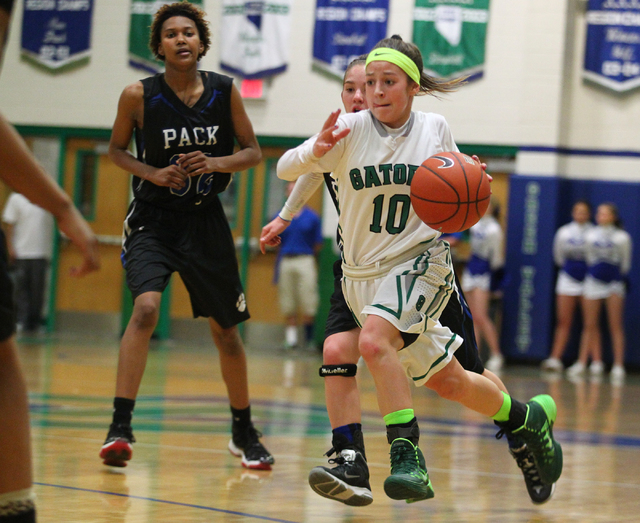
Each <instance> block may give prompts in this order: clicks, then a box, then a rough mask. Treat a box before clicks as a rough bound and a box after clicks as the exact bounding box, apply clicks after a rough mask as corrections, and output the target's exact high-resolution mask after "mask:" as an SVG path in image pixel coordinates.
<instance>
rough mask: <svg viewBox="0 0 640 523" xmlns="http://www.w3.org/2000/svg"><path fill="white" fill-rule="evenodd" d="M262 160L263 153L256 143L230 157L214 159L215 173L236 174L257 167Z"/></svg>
mask: <svg viewBox="0 0 640 523" xmlns="http://www.w3.org/2000/svg"><path fill="white" fill-rule="evenodd" d="M261 160H262V151H261V150H260V147H259V146H258V144H257V143H256V144H255V145H251V146H249V147H245V148H244V149H240V150H239V151H238V152H236V153H234V154H231V155H229V156H220V157H216V158H212V161H213V165H214V169H213V170H214V171H216V172H219V173H235V172H239V171H244V170H246V169H250V168H251V167H255V166H256V165H258V164H259V163H260V161H261Z"/></svg>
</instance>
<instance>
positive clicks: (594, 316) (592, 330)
mask: <svg viewBox="0 0 640 523" xmlns="http://www.w3.org/2000/svg"><path fill="white" fill-rule="evenodd" d="M581 307H582V334H581V336H580V349H579V351H578V361H576V362H575V363H574V364H573V365H571V367H569V368H568V369H567V373H568V374H569V375H570V376H577V375H580V374H582V373H583V372H584V371H585V370H586V368H587V364H588V363H589V357H590V356H591V355H592V354H594V353H597V354H598V360H600V356H599V355H600V352H601V349H600V344H601V341H600V323H599V320H600V300H590V299H587V298H583V299H582V303H581ZM594 346H597V348H596V349H594V348H593V347H594Z"/></svg>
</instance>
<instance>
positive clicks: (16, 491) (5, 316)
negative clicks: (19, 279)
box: [0, 0, 100, 523]
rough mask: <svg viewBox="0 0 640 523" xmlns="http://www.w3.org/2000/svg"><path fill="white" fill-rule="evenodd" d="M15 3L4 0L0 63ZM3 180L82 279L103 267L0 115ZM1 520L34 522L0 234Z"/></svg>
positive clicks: (75, 215) (80, 225)
mask: <svg viewBox="0 0 640 523" xmlns="http://www.w3.org/2000/svg"><path fill="white" fill-rule="evenodd" d="M12 4H13V0H0V61H1V60H2V56H3V54H4V45H5V42H6V37H7V32H8V30H9V20H10V17H11V8H12ZM0 179H2V180H3V181H4V182H5V183H6V184H7V185H8V186H10V187H11V188H12V189H13V190H14V191H16V192H19V193H21V194H24V195H25V196H26V197H27V198H29V200H31V201H32V202H33V203H35V204H36V205H39V206H40V207H42V208H43V209H46V210H47V211H49V212H50V213H52V214H53V215H54V216H55V218H56V220H57V222H58V227H59V228H60V230H61V231H62V232H64V233H65V234H66V235H67V236H68V237H69V238H70V239H71V241H72V242H73V243H74V244H75V245H76V246H77V247H78V248H79V249H80V251H81V253H82V258H83V262H82V265H81V266H80V267H75V268H73V269H72V274H73V275H74V276H83V275H85V274H88V273H90V272H92V271H94V270H97V269H98V268H99V267H100V262H99V258H98V241H97V240H96V237H95V235H94V234H93V232H92V231H91V229H90V227H89V225H88V224H87V222H86V221H85V220H84V219H83V218H82V216H81V215H80V213H79V212H78V210H77V209H76V208H75V207H74V206H73V204H72V202H71V199H70V198H69V196H67V194H66V193H65V192H64V191H63V190H62V189H60V187H58V185H56V183H55V182H54V181H53V178H51V176H49V175H48V174H47V173H46V172H44V171H43V169H42V167H41V166H40V165H39V164H38V163H37V162H36V160H35V159H34V157H33V156H32V155H31V153H30V151H29V149H28V148H27V146H26V144H25V143H24V141H23V140H22V139H21V138H20V136H19V135H18V133H17V132H16V131H15V129H14V128H13V127H12V126H11V125H10V124H9V123H8V122H7V121H6V120H5V118H4V117H3V116H2V115H0ZM0 424H1V425H2V430H0V449H2V452H0V522H7V523H8V522H12V523H33V522H35V521H36V509H35V503H34V496H33V492H32V486H33V478H32V471H31V442H30V429H29V403H28V398H27V387H26V383H25V380H24V377H23V375H22V369H21V367H20V362H19V360H18V350H17V346H16V341H15V305H14V303H13V289H12V284H11V280H10V278H9V272H8V267H7V252H6V243H5V237H4V234H3V233H2V231H0Z"/></svg>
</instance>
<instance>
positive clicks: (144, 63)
mask: <svg viewBox="0 0 640 523" xmlns="http://www.w3.org/2000/svg"><path fill="white" fill-rule="evenodd" d="M173 2H174V0H131V23H130V24H129V65H130V66H131V67H135V68H136V69H142V70H144V71H147V72H148V73H151V74H156V73H158V72H160V71H162V70H163V69H164V63H163V62H161V61H159V60H156V58H155V56H154V55H153V53H152V52H151V49H149V35H150V28H151V22H152V21H153V16H154V15H155V14H156V12H157V11H158V9H160V8H161V7H162V6H163V5H165V4H172V3H173ZM190 3H192V4H194V5H197V6H198V7H202V0H190Z"/></svg>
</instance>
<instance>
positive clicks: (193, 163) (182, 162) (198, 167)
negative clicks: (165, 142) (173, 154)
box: [178, 151, 215, 176]
mask: <svg viewBox="0 0 640 523" xmlns="http://www.w3.org/2000/svg"><path fill="white" fill-rule="evenodd" d="M213 161H214V159H213V158H211V157H209V156H207V155H206V154H204V153H203V152H202V151H191V152H190V153H187V154H181V155H180V157H179V158H178V165H179V166H180V167H182V169H183V170H184V171H185V172H186V173H187V175H188V176H197V175H199V174H204V173H210V172H212V171H215V169H214V167H213V165H211V163H212V162H213Z"/></svg>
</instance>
